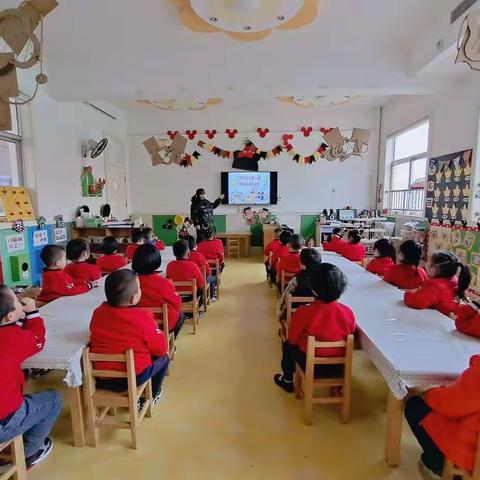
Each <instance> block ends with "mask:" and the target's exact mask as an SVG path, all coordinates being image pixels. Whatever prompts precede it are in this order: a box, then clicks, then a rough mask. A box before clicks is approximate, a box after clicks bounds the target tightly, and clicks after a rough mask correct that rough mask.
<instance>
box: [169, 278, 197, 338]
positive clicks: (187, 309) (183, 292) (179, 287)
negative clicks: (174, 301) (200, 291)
mask: <svg viewBox="0 0 480 480" xmlns="http://www.w3.org/2000/svg"><path fill="white" fill-rule="evenodd" d="M173 286H174V287H175V290H176V291H177V293H178V294H179V295H180V296H181V297H185V296H188V297H192V299H191V300H189V301H186V302H185V301H184V302H183V304H182V310H183V312H184V313H191V314H192V325H193V334H194V335H195V334H196V333H197V327H198V320H199V317H200V297H199V296H198V295H197V281H196V280H195V279H193V280H192V281H191V282H173Z"/></svg>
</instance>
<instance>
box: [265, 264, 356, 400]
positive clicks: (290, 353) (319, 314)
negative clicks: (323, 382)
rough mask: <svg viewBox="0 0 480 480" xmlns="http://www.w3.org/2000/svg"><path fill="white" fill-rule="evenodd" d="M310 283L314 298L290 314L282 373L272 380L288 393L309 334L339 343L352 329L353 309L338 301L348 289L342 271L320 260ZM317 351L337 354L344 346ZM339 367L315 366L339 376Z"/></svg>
mask: <svg viewBox="0 0 480 480" xmlns="http://www.w3.org/2000/svg"><path fill="white" fill-rule="evenodd" d="M310 283H311V287H312V290H313V292H314V296H315V301H314V302H313V303H311V304H310V305H305V306H302V307H300V308H299V309H298V310H297V311H296V312H295V313H294V314H293V316H292V318H291V320H290V328H289V329H288V338H287V341H286V342H284V344H283V355H282V370H283V374H280V373H277V374H276V375H275V377H274V382H275V383H276V384H277V385H278V386H279V387H280V388H282V389H283V390H285V391H286V392H288V393H292V392H293V390H294V386H293V375H294V373H295V364H296V363H298V364H299V365H300V366H301V367H302V368H303V369H305V364H306V351H307V341H308V337H309V336H314V337H315V338H316V340H317V341H323V342H338V341H341V340H345V338H346V337H347V336H348V335H349V334H350V333H354V332H355V316H354V314H353V312H352V310H351V309H350V308H349V307H347V306H346V305H343V304H341V303H339V302H338V301H337V300H338V299H339V298H340V296H341V295H342V293H343V292H344V291H345V289H346V288H347V279H346V277H345V275H344V274H343V273H342V272H341V270H340V269H339V268H338V267H336V266H335V265H331V264H330V263H321V264H320V265H318V267H317V268H316V269H315V271H314V272H312V273H311V275H310ZM319 353H321V355H322V356H323V357H337V356H341V355H343V354H344V349H342V348H330V349H328V348H322V349H320V352H319ZM318 367H321V368H318ZM338 367H340V368H338ZM342 370H343V369H342V367H341V366H337V365H319V366H317V367H315V373H316V375H318V376H322V375H323V376H340V375H341V374H342Z"/></svg>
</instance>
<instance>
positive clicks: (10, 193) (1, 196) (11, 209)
mask: <svg viewBox="0 0 480 480" xmlns="http://www.w3.org/2000/svg"><path fill="white" fill-rule="evenodd" d="M0 202H1V205H2V209H3V212H4V215H5V217H6V218H7V220H8V221H9V222H13V221H15V220H35V212H34V211H33V207H32V203H31V202H30V197H29V196H28V192H27V190H26V189H25V188H23V187H1V188H0Z"/></svg>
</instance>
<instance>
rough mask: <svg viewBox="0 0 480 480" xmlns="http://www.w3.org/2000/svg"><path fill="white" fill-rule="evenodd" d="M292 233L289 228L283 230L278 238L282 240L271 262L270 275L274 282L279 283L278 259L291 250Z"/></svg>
mask: <svg viewBox="0 0 480 480" xmlns="http://www.w3.org/2000/svg"><path fill="white" fill-rule="evenodd" d="M291 236H292V233H291V232H290V231H288V230H283V231H282V232H281V233H280V236H279V237H278V239H279V240H280V245H279V246H278V247H277V248H276V251H275V252H274V253H273V255H272V261H271V263H270V270H269V273H268V276H269V278H270V281H271V282H272V283H277V265H278V260H279V259H281V258H283V257H286V256H287V255H288V253H289V252H290V238H291Z"/></svg>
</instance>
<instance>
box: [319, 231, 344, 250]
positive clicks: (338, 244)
mask: <svg viewBox="0 0 480 480" xmlns="http://www.w3.org/2000/svg"><path fill="white" fill-rule="evenodd" d="M342 236H343V230H342V229H341V228H339V227H335V228H334V229H333V230H332V237H331V239H330V241H329V242H323V244H322V246H323V249H324V250H325V251H326V252H335V253H340V252H341V250H342V248H343V247H344V246H345V245H346V243H347V242H346V241H345V240H342Z"/></svg>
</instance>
